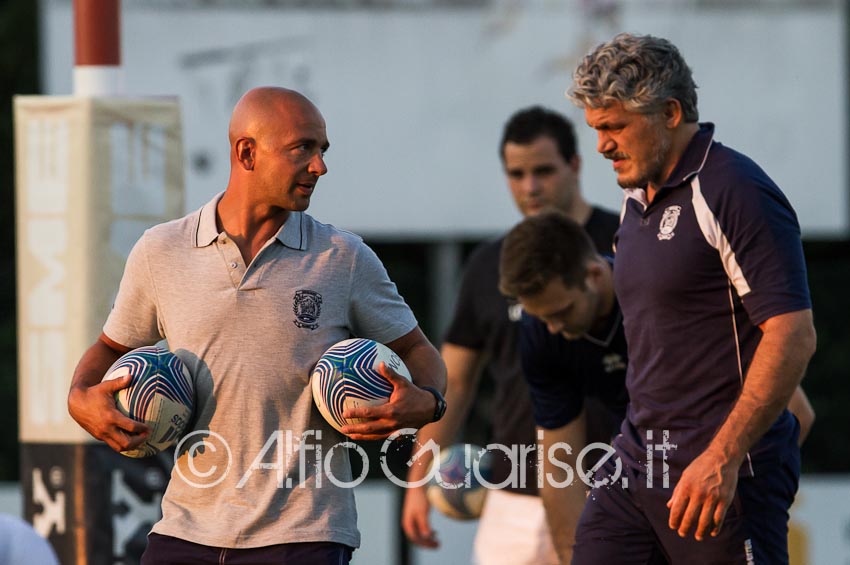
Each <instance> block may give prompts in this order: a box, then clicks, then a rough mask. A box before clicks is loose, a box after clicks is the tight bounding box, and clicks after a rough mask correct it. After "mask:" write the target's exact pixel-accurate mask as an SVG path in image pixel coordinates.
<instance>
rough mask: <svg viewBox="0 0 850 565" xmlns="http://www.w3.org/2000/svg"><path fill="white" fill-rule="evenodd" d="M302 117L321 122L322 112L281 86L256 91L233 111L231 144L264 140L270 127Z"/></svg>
mask: <svg viewBox="0 0 850 565" xmlns="http://www.w3.org/2000/svg"><path fill="white" fill-rule="evenodd" d="M302 115H305V116H311V117H314V116H318V117H319V118H321V113H320V112H319V109H318V108H316V106H314V105H313V103H312V102H310V100H308V99H307V97H306V96H304V95H303V94H301V93H299V92H296V91H294V90H289V89H288V88H281V87H277V86H261V87H257V88H252V89H251V90H249V91H248V92H246V93H245V94H243V95H242V98H240V99H239V101H238V102H237V103H236V106H235V107H234V108H233V114H232V116H231V117H230V128H229V130H228V134H229V138H230V144H231V145H233V144H234V143H235V142H236V140H238V139H239V138H241V137H250V138H252V139H258V138H261V137H262V134H263V132H264V131H265V129H266V126H271V125H273V124H276V123H278V122H279V120H280V118H281V116H302Z"/></svg>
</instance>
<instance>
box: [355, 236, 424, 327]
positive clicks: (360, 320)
mask: <svg viewBox="0 0 850 565" xmlns="http://www.w3.org/2000/svg"><path fill="white" fill-rule="evenodd" d="M356 253H357V254H356V257H355V258H354V263H353V266H352V276H351V286H350V300H349V324H350V327H351V332H352V334H354V335H355V336H357V337H364V338H369V339H374V340H375V341H377V342H380V343H388V342H390V341H393V340H396V339H398V338H400V337H402V336H404V335H405V334H407V333H409V332H410V331H411V330H413V329H414V328H416V326H417V322H416V317H415V316H414V315H413V312H412V311H411V310H410V307H409V306H408V305H407V303H406V302H405V301H404V299H403V298H402V297H401V296H400V295H399V293H398V289H397V288H396V285H395V283H393V282H392V281H391V280H390V277H389V275H388V274H387V270H386V269H385V268H384V265H383V264H382V263H381V260H380V259H378V256H377V255H376V254H375V252H374V251H372V249H371V248H370V247H369V246H367V245H366V244H365V243H361V244H360V245H359V247H358V248H357V252H356Z"/></svg>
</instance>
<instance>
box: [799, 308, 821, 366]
mask: <svg viewBox="0 0 850 565" xmlns="http://www.w3.org/2000/svg"><path fill="white" fill-rule="evenodd" d="M799 334H800V335H799V347H800V353H801V355H803V357H804V359H805V362H806V363H808V362H809V360H810V359H811V358H812V356H813V355H814V354H815V351H816V350H817V347H818V335H817V331H816V330H815V324H814V322H813V321H812V319H811V317H809V319H808V323H806V324H803V327H802V328H800V331H799Z"/></svg>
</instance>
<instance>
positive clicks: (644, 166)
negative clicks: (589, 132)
mask: <svg viewBox="0 0 850 565" xmlns="http://www.w3.org/2000/svg"><path fill="white" fill-rule="evenodd" d="M584 116H585V119H586V120H587V124H588V125H589V126H590V127H592V128H593V129H595V130H596V133H597V137H598V140H597V145H596V150H597V151H599V153H601V154H602V155H603V156H604V157H605V158H606V159H610V160H612V161H613V162H614V172H616V173H617V184H619V185H620V186H621V187H622V188H644V187H646V186H647V185H651V187H652V188H653V189H657V188H658V187H659V186H660V185H662V184H664V182H665V181H666V180H667V177H668V176H669V175H670V173H671V172H673V167H674V166H675V165H676V163H675V161H674V160H673V157H672V155H671V147H672V137H671V131H670V130H668V129H667V128H666V127H665V122H664V116H663V114H661V113H659V114H640V113H637V112H630V111H628V110H626V109H625V108H624V107H623V105H622V104H621V103H619V102H615V103H613V104H611V105H610V106H607V107H605V108H585V110H584ZM671 160H673V162H672V163H671V162H670V161H671Z"/></svg>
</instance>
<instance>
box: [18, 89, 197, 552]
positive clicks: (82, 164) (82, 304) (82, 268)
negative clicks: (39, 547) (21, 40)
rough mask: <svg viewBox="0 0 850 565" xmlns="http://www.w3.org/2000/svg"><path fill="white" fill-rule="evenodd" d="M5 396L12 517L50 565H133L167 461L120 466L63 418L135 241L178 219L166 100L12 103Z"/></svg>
mask: <svg viewBox="0 0 850 565" xmlns="http://www.w3.org/2000/svg"><path fill="white" fill-rule="evenodd" d="M15 150H16V157H15V159H16V185H17V187H16V208H17V211H16V214H17V217H16V220H17V287H18V388H19V414H20V416H19V418H20V421H19V428H20V442H21V464H22V469H21V478H22V480H21V484H22V487H23V497H24V513H25V518H26V519H27V520H29V521H30V522H32V523H33V525H34V527H35V528H36V530H37V531H38V532H39V533H40V534H41V535H43V536H44V537H46V538H48V539H49V540H50V542H51V543H52V544H53V546H54V548H55V549H56V552H57V554H58V555H59V557H60V559H61V561H62V563H86V564H92V565H94V564H101V563H103V564H113V565H114V564H117V563H122V564H130V563H135V562H138V558H139V556H140V554H141V550H142V549H143V547H144V536H145V535H146V533H147V532H148V530H149V529H150V526H151V524H152V523H153V522H154V521H155V520H157V519H158V516H159V511H160V510H159V501H160V499H161V494H162V492H163V491H164V488H165V485H166V483H167V480H168V476H169V474H170V459H169V457H168V456H167V455H163V456H160V457H153V458H148V459H139V460H132V459H128V458H126V457H124V456H122V455H119V454H117V453H114V452H113V451H112V450H111V449H109V448H108V447H107V446H106V445H104V444H101V443H99V442H96V441H95V440H94V439H93V438H91V437H90V436H89V435H88V434H87V433H86V432H85V431H84V430H82V428H80V427H79V426H78V425H77V424H76V422H74V421H73V420H72V419H71V417H70V416H69V415H68V410H67V403H66V399H67V394H68V387H69V385H70V382H71V375H72V374H73V371H74V367H75V366H76V364H77V361H78V360H79V359H80V356H81V355H82V353H83V352H84V351H85V350H86V349H87V348H88V347H89V346H90V345H91V344H92V343H94V341H95V339H97V336H98V335H99V334H100V332H101V328H102V325H103V322H104V321H105V320H106V316H107V315H108V313H109V310H110V308H111V307H112V302H113V300H114V297H115V294H116V292H117V290H118V282H119V280H120V277H121V273H122V272H123V268H124V262H125V260H126V258H127V255H128V253H129V251H130V249H131V247H132V245H133V243H134V242H135V241H136V239H138V237H139V236H140V235H141V234H142V232H143V231H144V230H145V229H146V228H148V227H150V226H152V225H154V224H156V223H159V222H162V221H166V220H169V219H173V218H177V217H179V216H181V215H182V214H183V212H184V198H185V197H184V188H183V156H182V136H181V129H180V109H179V105H178V103H177V101H176V100H175V99H167V98H161V99H146V98H140V99H123V98H82V97H53V96H50V97H47V96H19V97H16V99H15Z"/></svg>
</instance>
